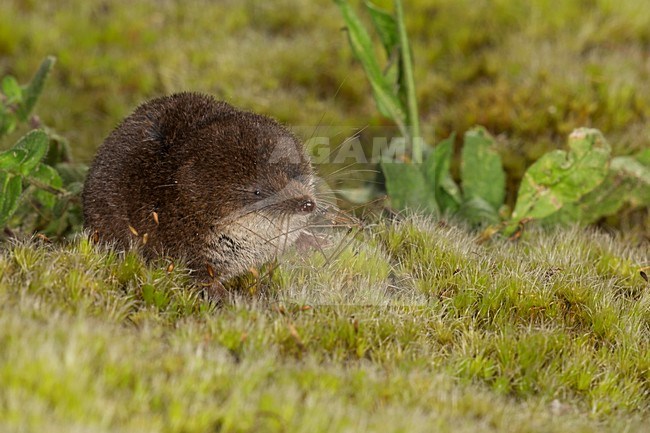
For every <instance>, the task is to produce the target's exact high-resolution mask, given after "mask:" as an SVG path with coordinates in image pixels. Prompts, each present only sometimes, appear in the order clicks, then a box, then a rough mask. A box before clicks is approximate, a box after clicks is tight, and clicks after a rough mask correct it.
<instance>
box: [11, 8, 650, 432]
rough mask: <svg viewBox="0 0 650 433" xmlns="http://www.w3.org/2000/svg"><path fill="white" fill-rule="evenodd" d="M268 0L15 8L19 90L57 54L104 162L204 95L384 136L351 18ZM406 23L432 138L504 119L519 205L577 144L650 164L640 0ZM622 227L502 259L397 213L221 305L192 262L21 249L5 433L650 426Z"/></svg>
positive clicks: (80, 130) (414, 11) (638, 292)
mask: <svg viewBox="0 0 650 433" xmlns="http://www.w3.org/2000/svg"><path fill="white" fill-rule="evenodd" d="M186 3H187V2H186ZM262 3H263V2H253V1H240V0H236V1H235V0H224V1H220V2H207V1H205V2H195V3H191V4H189V3H188V4H183V5H182V6H181V3H178V2H158V1H153V0H146V1H137V2H132V1H126V0H118V1H111V2H99V1H96V2H92V1H85V0H66V1H57V2H36V1H33V0H8V1H4V2H3V5H2V13H0V76H4V75H5V74H8V73H11V74H13V75H15V76H17V77H19V79H20V81H21V82H25V81H27V79H28V77H29V76H30V75H31V74H32V73H33V71H34V70H35V68H36V67H37V66H38V64H39V63H40V61H41V60H42V58H43V57H45V56H46V55H48V54H53V55H55V56H57V57H58V59H59V61H58V63H57V65H56V68H55V70H54V73H53V76H52V78H51V80H50V82H49V83H48V86H47V87H46V90H45V92H44V95H43V98H42V99H41V101H40V102H39V104H38V106H37V109H36V111H37V113H38V114H39V115H40V116H41V118H42V119H43V120H44V121H45V123H46V124H48V125H50V126H53V127H54V128H55V129H56V130H57V131H58V132H60V133H61V134H62V135H64V136H65V137H66V138H68V139H69V140H70V142H71V145H72V148H73V152H74V154H75V156H76V157H77V158H78V159H80V160H82V161H88V160H89V159H90V157H91V156H92V154H93V153H94V151H95V149H96V147H97V146H98V144H99V143H100V142H101V141H102V140H103V138H104V137H105V136H106V135H107V134H108V133H109V131H110V130H111V129H112V128H113V127H114V125H115V124H116V123H117V122H118V121H119V119H121V118H122V117H123V116H124V115H126V114H127V113H129V112H130V111H131V110H132V109H133V107H134V106H135V105H137V104H138V103H140V102H142V100H144V99H146V98H149V97H153V96H155V95H159V94H163V93H169V92H173V91H180V90H200V91H204V92H209V93H213V94H215V95H217V96H218V97H221V98H224V99H227V100H229V101H230V102H232V103H234V104H236V105H240V106H243V107H246V108H249V109H253V110H256V111H259V112H262V113H265V114H269V115H272V116H274V117H277V118H278V119H280V120H281V121H283V122H286V123H288V124H289V125H291V126H292V127H295V128H296V129H297V130H299V131H304V133H302V134H303V135H304V136H305V137H308V136H310V135H311V133H312V131H313V130H314V127H315V126H316V125H318V124H321V125H323V128H322V129H321V131H324V132H325V133H326V134H327V135H328V136H331V137H333V140H334V144H336V143H337V142H340V141H341V140H342V139H344V138H345V137H347V136H349V135H351V134H352V133H353V132H354V131H356V130H358V129H362V128H364V127H366V126H368V125H369V126H370V127H371V128H370V129H372V128H381V127H382V125H385V122H386V121H385V120H384V119H381V118H379V117H378V115H377V114H376V109H375V107H374V105H373V101H372V98H371V95H370V93H369V88H368V87H367V84H366V81H365V77H364V75H363V71H362V70H361V68H360V66H359V65H358V64H357V63H356V62H354V60H353V59H352V57H351V53H350V51H349V49H348V46H347V40H346V36H345V34H344V33H343V32H341V30H340V29H341V27H342V21H341V18H340V16H339V13H338V11H337V9H336V7H335V5H334V4H333V2H330V1H329V0H319V1H302V0H279V1H277V2H273V3H269V4H262ZM378 3H382V4H384V5H386V4H388V3H389V2H388V1H381V2H378ZM405 14H406V24H407V27H408V30H409V34H410V35H411V41H412V46H413V50H414V57H415V71H414V73H415V81H416V84H417V92H418V100H419V101H420V107H419V109H420V113H421V115H422V117H423V123H422V128H423V133H424V135H425V136H426V137H427V138H428V139H430V140H431V141H435V140H438V139H440V138H443V137H446V136H447V135H448V134H449V133H450V132H451V131H452V130H455V131H457V132H458V133H459V136H462V132H463V131H464V130H465V129H467V128H468V127H470V126H472V125H473V124H475V123H481V124H484V125H486V126H487V127H488V129H489V130H490V131H491V132H492V133H494V134H495V135H498V136H499V139H500V141H501V143H502V148H501V151H502V154H503V157H504V161H505V164H506V168H507V170H508V172H509V175H510V185H509V191H510V194H512V192H513V191H514V190H515V185H516V183H517V177H518V176H521V174H522V173H523V170H524V168H525V167H526V166H527V165H529V164H530V162H531V161H532V160H534V159H536V158H538V157H539V156H540V155H541V154H543V153H544V152H546V151H547V150H549V149H551V148H555V147H559V146H561V145H563V143H564V142H565V140H566V134H567V133H568V132H570V131H571V130H572V129H573V128H575V127H579V126H591V127H595V128H599V129H601V130H603V131H604V133H605V135H606V136H607V138H608V140H609V141H610V142H611V143H612V146H613V149H614V153H615V154H617V155H620V154H628V153H632V152H634V151H636V150H638V149H642V148H645V147H647V145H648V144H647V143H648V136H649V135H648V132H650V131H649V129H648V125H650V123H649V122H648V117H649V116H650V99H648V95H650V89H649V87H648V86H649V84H648V83H650V80H648V71H647V58H646V57H647V56H646V55H645V53H646V52H647V48H648V44H650V10H647V8H646V9H644V8H639V2H638V1H636V0H617V1H613V0H595V1H592V2H584V1H565V2H561V3H558V2H550V1H547V0H531V1H529V2H514V1H510V0H493V1H489V2H488V1H484V2H476V1H469V0H462V1H457V0H455V1H452V0H413V1H409V2H408V5H406V11H405ZM21 132H24V131H17V132H16V134H15V135H18V134H19V133H21ZM368 136H370V135H368ZM13 138H14V137H8V138H7V139H6V140H3V141H2V143H0V147H2V148H5V147H7V146H9V145H10V144H11V143H12V142H13ZM361 140H367V137H366V136H364V135H362V136H361ZM326 171H327V170H326ZM351 175H352V174H348V173H347V172H346V173H343V174H342V175H341V176H340V177H344V176H345V177H349V176H351ZM333 179H334V178H330V180H333ZM335 183H336V182H334V181H333V182H332V185H330V186H331V187H332V188H336V187H337V186H336V184H335ZM624 216H625V215H624ZM619 223H620V227H621V231H620V232H619V233H618V234H617V235H611V236H610V235H606V234H603V233H600V232H595V231H582V230H578V229H565V230H560V231H557V232H542V231H536V232H528V233H526V235H525V236H524V238H523V239H521V240H520V241H518V242H514V243H513V242H507V241H503V240H495V241H493V242H490V243H488V244H479V243H477V242H476V239H475V236H474V235H473V234H472V233H470V232H468V231H466V230H465V229H464V228H462V227H458V226H455V225H453V224H452V225H446V224H442V223H435V222H431V221H427V220H421V219H409V220H407V221H406V222H404V223H391V222H388V221H385V220H382V221H380V222H379V223H378V224H377V225H375V226H373V227H371V228H370V229H368V230H367V231H366V233H364V234H363V235H361V234H359V235H357V237H356V238H355V239H354V240H353V241H352V242H350V239H349V238H344V237H343V236H342V235H341V234H335V235H333V236H334V239H333V240H332V242H331V243H332V246H330V247H329V248H328V249H327V250H326V251H325V255H323V254H321V253H320V252H312V253H310V254H298V253H292V254H289V255H287V256H285V257H283V258H282V259H281V260H280V267H279V269H277V270H276V271H275V272H273V275H272V277H271V278H264V279H262V281H260V282H259V283H257V284H254V283H255V281H254V280H253V279H252V277H250V276H249V277H246V278H244V279H243V282H242V283H243V284H242V286H243V287H244V288H245V289H242V290H240V291H239V292H237V293H236V294H235V295H234V296H233V299H232V300H230V301H229V302H227V303H226V304H225V305H223V306H220V307H215V306H213V305H210V304H209V303H206V302H205V301H203V300H202V299H201V297H200V296H199V295H198V294H197V291H196V290H195V288H194V287H193V285H192V281H191V279H190V278H189V277H188V276H187V274H186V272H185V271H184V270H183V268H182V266H180V264H177V266H176V269H175V270H174V271H173V272H172V273H171V274H168V273H167V271H166V269H167V266H168V263H162V262H161V263H156V264H146V263H143V262H142V260H141V259H140V258H139V257H138V256H137V255H136V254H134V253H128V254H120V253H116V252H111V251H105V250H98V249H96V248H94V247H93V246H91V245H90V244H89V243H88V242H87V241H86V240H84V239H83V238H78V239H77V240H72V241H69V242H68V243H59V244H54V245H49V244H39V243H37V242H33V243H32V242H22V243H20V242H18V243H13V244H11V243H8V242H4V243H2V244H0V430H1V431H8V432H11V431H52V432H69V431H121V432H129V431H133V432H136V431H138V432H139V431H161V432H205V431H214V432H217V431H220V432H248V431H250V432H257V431H278V432H280V431H287V432H294V431H305V432H319V431H323V432H328V433H329V432H338V431H341V432H342V431H377V432H386V431H402V432H418V431H422V432H429V431H440V432H463V431H467V432H474V431H494V432H502V431H507V432H566V431H572V432H573V431H576V432H581V431H584V432H592V431H607V432H609V431H611V432H620V431H629V432H637V431H638V432H642V431H645V429H647V425H648V422H650V416H649V413H650V286H649V285H648V283H647V282H646V281H644V280H643V279H642V278H641V276H640V275H639V270H640V268H642V267H644V266H649V265H650V263H649V262H648V260H649V259H648V258H649V257H650V251H649V249H648V248H649V247H648V243H647V239H646V240H645V241H643V240H642V241H641V243H639V239H643V236H640V235H639V234H640V233H643V232H644V231H645V233H646V235H647V233H649V232H650V229H649V227H650V214H649V213H648V212H647V211H645V212H641V213H634V214H631V215H629V218H628V217H627V216H626V217H625V218H622V221H621V222H619ZM339 247H343V248H339Z"/></svg>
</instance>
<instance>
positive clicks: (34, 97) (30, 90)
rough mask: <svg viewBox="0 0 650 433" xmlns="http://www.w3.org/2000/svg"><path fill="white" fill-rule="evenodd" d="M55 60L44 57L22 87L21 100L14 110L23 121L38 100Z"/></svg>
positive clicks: (50, 57)
mask: <svg viewBox="0 0 650 433" xmlns="http://www.w3.org/2000/svg"><path fill="white" fill-rule="evenodd" d="M55 61H56V59H55V58H54V57H52V56H48V57H46V58H45V60H43V62H42V63H41V66H40V67H39V68H38V71H36V74H34V76H33V77H32V80H31V81H30V82H29V84H27V85H26V86H25V87H23V102H22V103H21V104H20V105H19V107H18V110H17V111H16V114H17V115H18V118H19V119H20V120H22V121H23V122H26V121H27V119H28V118H29V114H30V113H31V112H32V110H33V109H34V106H35V105H36V101H38V98H39V96H40V95H41V92H42V91H43V86H44V85H45V80H46V79H47V76H48V75H49V73H50V71H51V70H52V66H53V65H54V62H55Z"/></svg>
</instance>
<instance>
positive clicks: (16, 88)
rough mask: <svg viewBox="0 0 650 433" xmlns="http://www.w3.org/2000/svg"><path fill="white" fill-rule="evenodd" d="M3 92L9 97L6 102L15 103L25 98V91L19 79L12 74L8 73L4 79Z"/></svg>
mask: <svg viewBox="0 0 650 433" xmlns="http://www.w3.org/2000/svg"><path fill="white" fill-rule="evenodd" d="M2 93H4V95H5V96H6V97H7V100H6V101H5V104H13V103H15V102H20V101H21V100H22V99H23V91H22V89H21V88H20V84H18V81H16V79H15V78H14V77H12V76H11V75H7V76H6V77H4V78H3V80H2Z"/></svg>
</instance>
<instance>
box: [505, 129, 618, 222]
mask: <svg viewBox="0 0 650 433" xmlns="http://www.w3.org/2000/svg"><path fill="white" fill-rule="evenodd" d="M609 154H610V147H609V144H607V142H606V141H605V139H604V137H603V136H602V134H601V133H600V131H598V130H595V129H587V128H580V129H577V130H575V131H574V132H573V133H572V134H571V136H570V137H569V152H565V151H562V150H556V151H553V152H549V153H547V154H545V155H544V156H542V157H541V158H540V159H539V160H537V161H536V162H535V163H534V164H533V165H532V166H530V168H529V169H528V170H527V171H526V173H525V174H524V178H523V179H522V182H521V185H520V187H519V194H518V195H517V203H516V205H515V210H514V211H513V213H512V220H513V221H515V222H516V221H520V220H522V219H524V218H534V219H541V218H545V217H548V216H549V215H552V214H554V213H555V212H557V211H559V210H560V209H562V207H563V206H566V205H567V204H569V203H573V202H576V201H577V200H579V199H580V198H581V197H583V196H584V195H586V194H588V193H589V192H591V191H592V190H593V189H595V188H596V187H597V186H598V185H600V184H601V183H602V182H603V181H604V180H605V177H606V176H607V173H608V170H609Z"/></svg>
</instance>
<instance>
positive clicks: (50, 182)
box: [29, 164, 63, 209]
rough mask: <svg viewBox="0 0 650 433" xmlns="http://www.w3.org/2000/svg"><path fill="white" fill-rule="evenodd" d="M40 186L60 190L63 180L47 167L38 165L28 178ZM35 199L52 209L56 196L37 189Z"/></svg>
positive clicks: (52, 169)
mask: <svg viewBox="0 0 650 433" xmlns="http://www.w3.org/2000/svg"><path fill="white" fill-rule="evenodd" d="M29 177H30V178H33V179H35V180H36V181H37V182H39V183H40V184H42V185H47V186H49V187H52V188H55V189H60V188H61V187H62V186H63V180H62V179H61V176H59V173H58V172H57V171H56V170H55V169H54V168H52V167H50V166H49V165H45V164H39V165H38V167H36V170H34V171H33V172H32V173H31V174H30V176H29ZM35 195H36V198H37V200H38V201H39V202H41V203H42V204H43V206H45V207H46V208H48V209H52V208H53V207H54V205H55V203H56V198H57V197H56V195H55V194H52V193H51V192H48V191H45V190H43V189H39V190H37V191H36V193H35Z"/></svg>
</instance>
